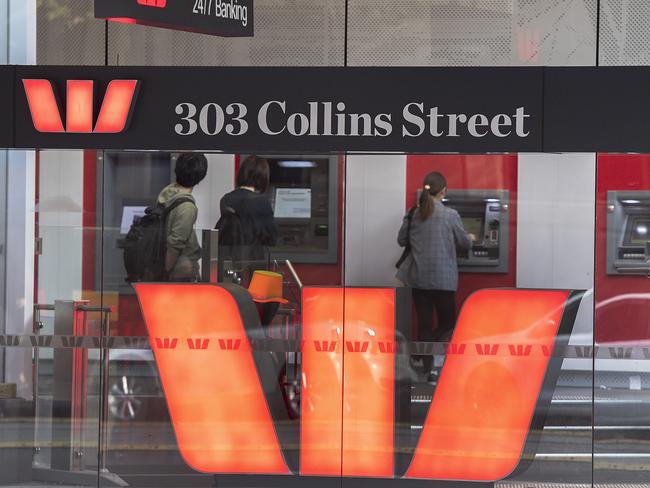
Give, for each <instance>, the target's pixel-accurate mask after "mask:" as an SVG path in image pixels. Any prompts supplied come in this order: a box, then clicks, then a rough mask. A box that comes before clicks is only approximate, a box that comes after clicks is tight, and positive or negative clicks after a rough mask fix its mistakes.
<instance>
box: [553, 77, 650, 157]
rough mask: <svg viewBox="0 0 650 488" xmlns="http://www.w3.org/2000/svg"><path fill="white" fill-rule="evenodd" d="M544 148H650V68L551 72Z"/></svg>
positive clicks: (592, 149)
mask: <svg viewBox="0 0 650 488" xmlns="http://www.w3.org/2000/svg"><path fill="white" fill-rule="evenodd" d="M544 86H545V93H546V95H545V107H544V149H545V150H546V151H548V152H559V151H563V152H583V151H586V152H593V151H602V152H650V115H649V113H650V69H649V68H647V67H598V68H595V67H592V68H552V69H546V70H545V85H544Z"/></svg>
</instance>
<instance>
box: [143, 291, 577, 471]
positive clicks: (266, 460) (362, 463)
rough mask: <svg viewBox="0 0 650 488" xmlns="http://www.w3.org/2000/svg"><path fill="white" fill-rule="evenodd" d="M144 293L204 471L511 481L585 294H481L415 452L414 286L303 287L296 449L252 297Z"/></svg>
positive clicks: (185, 451) (171, 398) (189, 454)
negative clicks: (402, 323) (256, 343)
mask: <svg viewBox="0 0 650 488" xmlns="http://www.w3.org/2000/svg"><path fill="white" fill-rule="evenodd" d="M135 288H136V292H137V294H138V297H139V299H140V304H141V307H142V311H143V315H144V318H145V321H146V324H147V328H148V331H149V334H150V336H151V337H152V339H151V343H152V348H153V349H154V354H155V357H156V362H157V365H158V368H159V371H160V376H161V380H162V383H163V388H164V391H165V396H166V399H167V404H168V407H169V412H170V416H171V420H172V423H173V426H174V430H175V433H176V436H177V441H178V446H179V449H180V451H181V453H182V455H183V456H184V458H185V460H186V462H187V463H188V464H189V465H190V466H192V467H193V468H195V469H197V470H199V471H203V472H210V473H231V474H232V473H235V474H236V473H246V474H276V475H277V474H291V473H292V472H297V473H299V474H301V475H318V476H349V477H372V478H393V477H405V478H418V479H446V480H471V481H493V480H498V479H502V478H504V477H506V476H508V475H509V474H510V473H511V472H512V471H513V470H514V469H515V468H516V467H517V466H518V465H519V462H520V459H521V458H522V454H523V453H524V451H525V450H526V449H525V448H526V446H527V445H528V442H529V441H530V440H531V436H530V432H531V430H533V429H535V428H538V427H539V425H537V424H538V423H539V421H540V414H542V413H543V411H544V408H545V407H547V405H546V404H545V402H548V401H549V398H550V395H547V393H548V389H553V388H554V386H555V381H556V379H557V374H558V372H559V367H560V366H559V365H560V364H561V356H560V355H558V351H557V349H558V347H559V346H562V345H563V344H565V343H566V341H568V336H569V335H570V332H571V329H572V328H573V322H574V320H575V315H576V312H577V308H578V304H579V302H580V298H581V292H570V291H553V290H505V289H499V290H482V291H480V292H477V293H475V294H474V295H472V296H470V297H469V298H468V299H467V301H466V303H465V304H464V306H463V309H462V311H461V314H460V316H459V319H458V323H457V326H456V329H455V332H454V336H453V338H452V340H451V342H450V344H449V345H448V349H447V357H446V361H445V364H444V368H443V371H442V374H441V377H440V380H439V383H438V387H437V389H436V391H435V395H434V397H433V400H432V402H431V405H430V407H429V410H428V413H427V414H426V418H425V420H424V424H423V427H422V433H421V434H420V436H419V439H418V440H417V442H416V444H415V445H413V446H412V447H411V448H410V450H408V449H404V447H403V446H401V445H398V444H399V442H401V441H400V440H399V438H400V436H399V432H398V431H399V429H403V428H404V423H405V421H404V418H402V417H400V415H402V414H403V412H401V411H400V407H399V401H396V399H398V398H399V397H400V395H401V392H400V391H401V389H403V382H404V378H403V377H402V376H401V375H402V373H403V371H404V367H403V366H400V364H401V363H403V358H404V356H406V357H407V358H408V352H406V353H405V352H404V350H403V347H404V346H403V344H402V341H401V338H402V336H400V334H399V332H398V330H397V329H398V325H399V324H398V321H399V317H400V315H399V313H398V310H401V311H402V312H403V311H404V310H407V311H409V308H408V307H404V304H403V303H398V302H399V301H400V300H401V297H402V296H403V295H405V294H404V292H405V290H404V289H401V290H399V289H392V288H384V289H382V288H370V289H363V288H306V289H304V290H303V324H302V340H301V344H302V346H301V351H302V364H301V367H302V382H301V383H302V384H301V386H302V400H301V416H300V433H299V443H298V444H299V446H298V448H299V449H298V451H299V452H297V453H296V452H294V451H295V448H290V447H287V446H288V445H289V444H290V443H293V444H294V445H295V444H296V438H295V436H294V437H292V438H291V439H290V440H287V437H286V432H285V430H286V428H287V422H283V421H282V420H283V417H282V413H281V412H279V408H280V407H279V406H278V401H277V395H276V392H277V390H278V386H277V376H274V375H275V373H273V372H272V371H273V364H272V363H273V361H272V360H271V359H272V355H271V353H268V352H261V351H258V350H254V348H252V347H251V344H252V343H251V337H253V338H254V337H262V338H263V337H264V333H263V331H262V329H261V328H260V325H259V321H258V319H257V314H256V311H255V308H254V305H253V302H252V301H251V299H250V296H249V295H248V294H247V292H246V291H245V290H244V289H243V288H240V287H237V286H234V285H223V286H215V285H209V284H136V285H135ZM197 341H198V342H197ZM199 342H200V343H201V344H202V345H205V347H201V348H198V347H196V344H197V343H199ZM224 344H226V345H227V344H232V345H233V347H223V345H224ZM234 344H237V347H234ZM503 344H509V345H511V346H512V347H499V346H500V345H503ZM479 346H480V347H479ZM488 352H489V353H488ZM400 371H402V373H401V372H400ZM542 390H544V391H543V392H542ZM540 393H542V394H540ZM408 394H409V398H410V388H408ZM285 420H286V418H285ZM406 423H407V424H408V422H406ZM407 427H408V430H409V431H410V426H409V425H407ZM404 452H406V454H404ZM296 454H297V455H298V456H299V460H296V459H295V457H296V456H295V455H296Z"/></svg>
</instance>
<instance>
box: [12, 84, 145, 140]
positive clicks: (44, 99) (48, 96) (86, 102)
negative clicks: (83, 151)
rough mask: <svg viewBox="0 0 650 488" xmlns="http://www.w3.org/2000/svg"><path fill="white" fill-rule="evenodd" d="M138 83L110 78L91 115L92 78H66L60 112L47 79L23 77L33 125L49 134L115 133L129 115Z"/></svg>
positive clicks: (123, 126) (56, 99)
mask: <svg viewBox="0 0 650 488" xmlns="http://www.w3.org/2000/svg"><path fill="white" fill-rule="evenodd" d="M139 85H140V82H139V81H138V80H113V81H111V82H110V83H109V84H108V87H107V89H106V93H105V95H104V99H103V101H102V102H101V104H100V108H99V114H98V115H97V118H95V106H94V98H95V97H94V95H95V82H94V81H92V80H68V82H67V89H66V104H65V110H64V111H62V110H61V107H60V104H59V101H58V98H57V96H56V92H55V90H54V86H53V85H52V82H51V81H50V80H43V79H26V80H23V86H24V88H25V94H26V95H27V103H28V104H29V111H30V112H31V115H32V121H33V123H34V128H35V129H36V130H37V131H39V132H50V133H63V132H71V133H81V134H84V133H85V134H89V133H97V134H117V133H119V132H122V131H124V130H125V129H126V128H127V127H128V124H129V121H130V118H131V113H132V111H133V106H134V104H135V103H134V102H135V99H136V94H137V90H138V88H139ZM62 113H64V114H65V115H62ZM64 118H65V126H64V125H63V119H64Z"/></svg>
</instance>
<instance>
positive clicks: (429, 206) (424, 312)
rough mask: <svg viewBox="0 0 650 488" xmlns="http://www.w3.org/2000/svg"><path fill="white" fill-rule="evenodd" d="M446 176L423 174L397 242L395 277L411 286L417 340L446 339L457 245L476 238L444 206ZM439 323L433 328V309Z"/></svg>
mask: <svg viewBox="0 0 650 488" xmlns="http://www.w3.org/2000/svg"><path fill="white" fill-rule="evenodd" d="M446 192H447V180H446V179H445V177H444V176H443V175H442V174H441V173H438V172H433V173H429V174H427V175H426V176H425V177H424V181H423V183H422V193H421V194H420V201H419V202H418V203H419V205H418V207H417V208H414V209H411V210H410V211H409V212H408V214H407V215H406V216H405V217H404V220H403V222H402V226H401V228H400V230H399V234H398V237H397V242H398V244H399V245H400V246H402V247H405V248H406V251H405V253H404V254H403V255H402V257H401V258H400V260H399V262H398V271H397V278H398V279H399V280H400V281H401V282H403V283H404V284H405V285H406V286H409V287H411V288H412V289H413V291H412V293H413V304H414V306H415V313H416V316H417V322H418V340H419V341H423V342H435V341H439V340H447V339H449V337H450V335H451V332H452V331H453V329H454V327H455V325H456V289H457V288H458V264H457V258H456V248H457V247H460V248H462V249H469V248H470V247H471V246H472V242H473V241H475V240H476V237H475V236H474V235H473V234H468V233H467V232H466V231H465V229H464V228H463V223H462V221H461V220H460V215H459V214H458V212H457V211H456V210H454V209H451V208H448V207H445V205H443V203H442V200H443V198H444V197H445V194H446ZM434 309H435V311H436V316H437V318H438V327H437V328H436V329H435V330H434V328H433V310H434ZM431 361H432V357H431V356H425V357H424V372H425V373H426V374H428V373H429V371H430V370H431Z"/></svg>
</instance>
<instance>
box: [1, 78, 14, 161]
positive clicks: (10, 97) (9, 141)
mask: <svg viewBox="0 0 650 488" xmlns="http://www.w3.org/2000/svg"><path fill="white" fill-rule="evenodd" d="M14 79H15V68H14V67H13V66H0V107H1V108H2V112H0V113H2V115H1V116H0V148H11V147H13V146H14V116H13V115H14V99H15V94H14V86H15V82H14Z"/></svg>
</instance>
